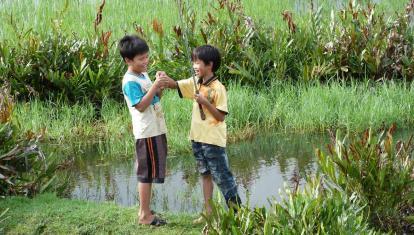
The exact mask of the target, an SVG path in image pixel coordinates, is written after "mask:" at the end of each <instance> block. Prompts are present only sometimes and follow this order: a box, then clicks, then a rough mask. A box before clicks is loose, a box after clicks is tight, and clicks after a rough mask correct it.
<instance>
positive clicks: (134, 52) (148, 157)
mask: <svg viewBox="0 0 414 235" xmlns="http://www.w3.org/2000/svg"><path fill="white" fill-rule="evenodd" d="M119 51H120V54H121V56H122V58H123V60H124V62H125V63H126V64H127V65H128V70H127V72H126V73H125V75H124V77H123V79H122V92H123V94H124V98H125V101H126V103H127V105H128V109H129V112H130V114H131V118H132V127H133V133H134V137H135V152H136V160H135V166H136V174H137V178H138V191H139V200H140V207H139V212H138V223H140V224H149V225H155V226H160V225H165V224H166V221H165V220H163V219H161V218H159V217H158V216H156V215H154V214H153V212H152V211H151V210H150V201H151V186H152V183H164V178H165V168H166V157H167V139H166V132H167V129H166V126H165V120H164V114H163V112H162V109H161V104H160V97H161V92H162V89H163V88H164V87H165V86H166V85H167V82H166V81H165V79H164V80H163V79H159V78H158V79H156V80H155V81H154V82H152V81H151V80H150V78H149V77H148V74H147V73H146V71H147V66H148V63H149V56H148V52H149V47H148V45H147V43H146V42H145V41H144V40H142V39H141V38H139V37H137V36H129V35H127V36H125V37H123V38H122V39H121V40H120V41H119Z"/></svg>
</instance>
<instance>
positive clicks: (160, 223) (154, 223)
mask: <svg viewBox="0 0 414 235" xmlns="http://www.w3.org/2000/svg"><path fill="white" fill-rule="evenodd" d="M166 224H167V221H165V220H163V219H161V218H160V217H158V216H154V220H153V221H152V222H151V223H150V225H152V226H157V227H158V226H163V225H166Z"/></svg>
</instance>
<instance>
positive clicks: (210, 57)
mask: <svg viewBox="0 0 414 235" xmlns="http://www.w3.org/2000/svg"><path fill="white" fill-rule="evenodd" d="M220 61H221V58H220V53H219V51H218V49H217V48H215V47H213V46H210V45H204V46H200V47H198V48H196V49H195V50H194V51H193V54H192V62H193V68H194V71H195V73H196V76H197V79H198V81H197V84H196V86H197V88H198V90H199V94H196V92H195V85H194V79H192V78H189V79H184V80H180V81H177V82H176V81H174V80H173V79H171V78H169V77H168V76H167V74H166V73H165V72H162V71H159V72H157V76H158V77H163V78H166V79H168V81H169V82H168V87H169V88H174V89H177V90H178V94H179V96H180V97H181V98H189V99H194V103H193V111H192V118H191V130H190V139H191V142H192V149H193V154H194V157H195V159H196V162H197V168H198V172H199V173H200V174H201V176H202V184H203V185H202V186H203V194H204V203H205V209H206V213H207V214H210V213H211V207H210V205H209V200H210V199H211V198H212V195H213V181H214V182H215V183H216V184H217V186H218V187H219V188H220V191H221V192H222V194H223V196H224V198H225V200H226V203H227V205H228V206H229V207H230V206H231V205H234V204H235V205H240V204H241V200H240V197H239V195H238V192H237V185H236V182H235V180H234V177H233V174H232V173H231V171H230V169H229V164H228V158H227V155H226V140H227V135H226V132H227V128H226V122H225V117H226V115H227V114H228V109H227V93H226V88H225V87H224V86H223V84H222V83H221V82H220V81H219V80H218V78H217V76H216V75H215V74H214V73H215V72H216V71H217V69H218V68H219V67H220ZM199 104H200V105H201V108H202V109H203V111H204V113H205V120H203V119H202V118H201V115H200V106H199ZM200 222H201V220H200Z"/></svg>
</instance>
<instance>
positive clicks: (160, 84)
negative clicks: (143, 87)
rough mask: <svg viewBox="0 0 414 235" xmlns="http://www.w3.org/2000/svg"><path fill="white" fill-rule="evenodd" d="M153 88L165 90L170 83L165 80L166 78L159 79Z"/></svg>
mask: <svg viewBox="0 0 414 235" xmlns="http://www.w3.org/2000/svg"><path fill="white" fill-rule="evenodd" d="M153 86H155V87H156V88H157V90H163V89H164V88H166V87H168V82H167V80H165V78H162V77H158V78H157V79H155V82H154V84H153Z"/></svg>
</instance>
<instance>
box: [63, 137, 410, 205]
mask: <svg viewBox="0 0 414 235" xmlns="http://www.w3.org/2000/svg"><path fill="white" fill-rule="evenodd" d="M411 133H412V132H410V131H403V132H400V133H398V135H396V138H397V137H398V138H400V137H403V138H406V137H407V136H409V135H410V134H411ZM327 143H329V138H328V136H327V135H326V134H262V135H259V136H257V137H255V138H254V139H252V140H249V141H243V142H239V143H237V144H232V145H230V146H229V147H228V149H227V152H228V155H229V162H230V166H231V169H232V171H233V174H234V175H235V178H236V181H237V183H238V185H239V192H240V194H241V197H242V199H243V201H244V202H246V201H247V198H248V199H249V205H250V206H265V207H268V206H269V203H268V199H272V198H274V199H276V200H279V199H280V196H279V193H280V190H283V188H284V187H291V186H292V183H290V181H291V178H292V176H293V175H294V174H295V172H297V173H298V174H299V176H300V179H301V182H302V183H303V181H304V178H305V177H306V176H307V175H309V174H312V173H313V172H315V171H316V169H317V165H316V162H315V161H316V157H315V154H314V150H315V148H321V147H322V149H325V147H324V146H326V144H327ZM76 152H78V153H77V155H78V156H76V158H75V159H76V160H75V167H74V169H73V172H74V182H73V184H72V186H71V190H70V191H71V193H70V196H71V197H72V198H77V199H83V200H92V201H114V202H115V203H117V204H120V205H124V206H132V205H136V204H137V203H139V202H138V193H137V179H136V176H135V171H134V156H133V155H132V154H131V156H127V157H113V156H111V157H106V156H105V154H102V153H101V154H97V153H98V152H102V151H97V150H96V146H93V145H90V146H88V147H85V148H83V149H82V151H76ZM79 152H80V153H79ZM167 164H168V166H167V167H168V172H167V177H166V179H165V183H164V184H161V185H157V184H154V186H153V200H152V209H154V210H156V211H171V212H188V213H197V212H200V211H201V209H202V206H203V196H202V191H201V184H200V183H201V181H200V179H199V177H198V174H197V173H196V171H195V169H196V168H195V163H194V159H193V156H192V155H191V154H184V155H180V156H169V159H168V163H167ZM214 196H215V198H217V197H218V196H219V191H218V188H217V187H215V191H214Z"/></svg>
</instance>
